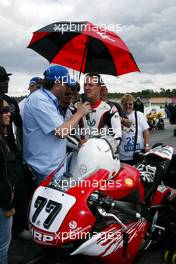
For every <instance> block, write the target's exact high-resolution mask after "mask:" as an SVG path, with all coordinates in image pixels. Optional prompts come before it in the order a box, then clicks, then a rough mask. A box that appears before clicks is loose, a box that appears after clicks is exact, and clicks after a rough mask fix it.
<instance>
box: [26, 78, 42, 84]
mask: <svg viewBox="0 0 176 264" xmlns="http://www.w3.org/2000/svg"><path fill="white" fill-rule="evenodd" d="M41 82H42V78H40V77H33V78H32V79H30V81H29V85H36V84H41Z"/></svg>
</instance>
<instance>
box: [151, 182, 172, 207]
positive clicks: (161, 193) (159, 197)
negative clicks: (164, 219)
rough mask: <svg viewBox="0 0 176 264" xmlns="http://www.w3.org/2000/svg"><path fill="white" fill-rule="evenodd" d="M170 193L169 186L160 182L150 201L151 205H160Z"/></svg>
mask: <svg viewBox="0 0 176 264" xmlns="http://www.w3.org/2000/svg"><path fill="white" fill-rule="evenodd" d="M170 193H171V190H170V188H169V187H167V186H165V185H163V184H161V185H159V186H158V188H157V190H156V192H155V193H154V196H153V199H152V201H151V205H160V204H162V202H163V200H165V199H166V198H167V197H168V196H169V195H170Z"/></svg>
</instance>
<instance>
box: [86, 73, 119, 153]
mask: <svg viewBox="0 0 176 264" xmlns="http://www.w3.org/2000/svg"><path fill="white" fill-rule="evenodd" d="M101 84H102V78H101V76H100V75H99V74H98V73H87V74H86V76H85V80H84V92H85V96H86V99H87V100H88V101H89V102H90V105H91V109H92V111H91V112H90V113H89V115H87V116H86V117H84V118H83V123H84V128H85V131H86V133H85V139H88V138H91V137H93V136H96V135H100V136H105V137H106V136H111V137H112V138H113V139H115V141H114V147H113V148H114V150H115V149H116V150H117V147H118V145H119V142H120V139H121V122H120V116H119V112H118V110H117V108H116V107H115V105H110V104H108V103H106V102H104V101H102V100H101V99H100V92H101ZM115 142H116V143H115Z"/></svg>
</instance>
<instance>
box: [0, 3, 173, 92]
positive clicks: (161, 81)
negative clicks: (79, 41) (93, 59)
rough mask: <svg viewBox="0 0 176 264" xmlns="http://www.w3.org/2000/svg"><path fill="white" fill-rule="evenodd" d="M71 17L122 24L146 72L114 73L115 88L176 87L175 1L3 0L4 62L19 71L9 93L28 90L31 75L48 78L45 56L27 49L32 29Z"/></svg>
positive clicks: (0, 35)
mask: <svg viewBox="0 0 176 264" xmlns="http://www.w3.org/2000/svg"><path fill="white" fill-rule="evenodd" d="M67 20H72V21H90V22H93V23H95V24H98V25H101V24H106V25H107V26H108V25H109V24H114V25H120V31H116V33H117V34H118V35H119V36H120V37H121V38H122V39H123V40H124V41H125V43H126V44H127V46H128V48H129V49H130V51H131V52H132V54H133V56H134V58H135V60H136V62H137V64H138V66H139V68H140V70H141V73H130V74H127V75H123V76H120V78H118V79H117V78H115V77H113V81H112V83H110V82H109V83H108V87H109V91H110V92H114V91H117V92H122V91H124V92H132V91H140V90H142V89H153V90H159V88H161V87H162V88H165V89H168V88H170V89H172V88H176V71H175V70H176V55H175V53H176V33H175V30H176V1H175V0H152V1H146V0H139V1H137V0H125V1H124V0H116V1H115V0H110V1H108V0H107V1H102V0H89V1H87V2H86V1H82V0H74V1H73V0H37V1H36V0H28V1H27V0H23V1H21V0H1V1H0V25H1V30H0V65H2V66H4V67H5V68H6V70H7V71H8V72H12V73H13V75H12V77H11V81H10V87H9V94H11V95H23V94H27V93H28V91H27V88H28V82H29V79H30V78H31V77H33V76H41V77H42V74H43V72H44V69H45V68H46V67H47V66H49V63H48V62H47V60H46V59H45V58H43V57H41V56H40V55H39V54H37V53H36V52H34V51H33V50H31V49H27V48H26V46H27V45H28V43H29V41H30V39H31V37H32V32H34V31H36V30H38V29H40V28H41V27H43V26H45V25H48V24H50V23H53V22H58V21H67ZM117 28H119V27H117ZM71 73H72V71H71Z"/></svg>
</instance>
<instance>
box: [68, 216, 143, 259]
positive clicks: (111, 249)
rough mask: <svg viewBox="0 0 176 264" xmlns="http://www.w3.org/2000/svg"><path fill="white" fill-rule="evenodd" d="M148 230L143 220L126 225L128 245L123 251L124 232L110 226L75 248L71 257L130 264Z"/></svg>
mask: <svg viewBox="0 0 176 264" xmlns="http://www.w3.org/2000/svg"><path fill="white" fill-rule="evenodd" d="M147 228H148V223H147V222H146V220H144V219H143V218H142V219H140V220H138V221H137V222H132V223H129V224H128V225H127V230H126V234H128V242H127V243H128V244H127V247H126V249H125V245H124V237H123V234H124V231H123V230H122V228H121V226H120V225H118V224H112V225H111V226H109V227H108V228H106V229H105V230H103V232H100V233H97V234H95V235H94V236H92V237H91V238H90V239H89V240H87V241H86V242H85V243H83V244H82V245H81V246H80V247H79V248H77V249H76V250H75V251H74V252H72V254H71V255H77V254H83V255H88V256H94V257H96V258H97V259H100V260H101V262H103V263H106V264H112V263H123V264H131V263H133V261H134V260H135V258H136V255H137V253H138V252H139V249H140V247H141V244H142V239H143V238H144V236H145V234H146V232H147Z"/></svg>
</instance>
